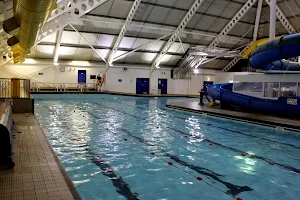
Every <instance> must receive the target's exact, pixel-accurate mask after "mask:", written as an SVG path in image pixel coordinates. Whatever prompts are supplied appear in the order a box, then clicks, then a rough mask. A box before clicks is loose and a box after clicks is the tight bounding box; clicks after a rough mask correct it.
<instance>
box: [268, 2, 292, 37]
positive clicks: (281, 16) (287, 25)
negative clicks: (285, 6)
mask: <svg viewBox="0 0 300 200" xmlns="http://www.w3.org/2000/svg"><path fill="white" fill-rule="evenodd" d="M266 2H267V4H268V5H269V6H270V5H271V0H266ZM276 16H277V18H278V19H279V21H280V22H281V23H282V25H283V26H284V27H285V29H286V30H287V32H288V33H290V34H291V33H295V32H296V30H295V28H294V27H293V26H292V25H291V23H290V22H289V21H288V19H287V18H286V17H285V15H284V14H283V12H282V11H281V9H280V8H279V7H278V5H276Z"/></svg>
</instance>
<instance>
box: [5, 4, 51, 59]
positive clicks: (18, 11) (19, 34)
mask: <svg viewBox="0 0 300 200" xmlns="http://www.w3.org/2000/svg"><path fill="white" fill-rule="evenodd" d="M55 5H56V1H55V0H14V1H13V10H14V20H11V19H8V20H10V21H15V22H16V23H17V26H16V25H14V26H13V28H7V29H6V28H4V27H3V28H4V30H5V31H6V32H8V33H10V34H13V35H15V38H14V39H13V42H12V39H11V40H10V41H9V45H10V46H11V47H12V48H11V49H12V52H13V58H14V63H18V62H21V63H22V62H24V60H25V57H26V56H27V55H28V54H29V53H30V48H31V47H32V46H33V45H34V43H35V40H36V37H37V34H38V32H39V30H40V29H41V28H43V26H44V24H45V23H46V21H47V19H48V17H49V16H50V14H51V12H52V10H53V9H54V6H55ZM8 20H7V21H8ZM7 24H8V23H7ZM10 24H11V23H10ZM4 25H5V22H4ZM10 26H11V25H10ZM16 27H18V30H17V29H16ZM16 30H17V31H16ZM15 32H16V33H15ZM16 39H17V40H16Z"/></svg>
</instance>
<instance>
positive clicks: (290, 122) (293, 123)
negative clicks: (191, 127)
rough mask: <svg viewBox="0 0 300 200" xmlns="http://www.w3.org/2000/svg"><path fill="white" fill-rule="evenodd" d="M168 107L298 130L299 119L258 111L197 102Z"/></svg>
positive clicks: (174, 104) (175, 103)
mask: <svg viewBox="0 0 300 200" xmlns="http://www.w3.org/2000/svg"><path fill="white" fill-rule="evenodd" d="M167 107H168V108H174V109H181V110H186V111H192V112H199V113H207V114H211V115H216V116H219V117H228V118H234V119H237V120H244V121H249V122H253V123H261V124H265V125H268V126H280V127H285V128H289V129H295V130H297V131H299V130H300V120H299V119H289V118H282V117H277V116H271V115H265V114H260V113H249V112H244V111H233V110H227V109H221V108H220V107H219V106H217V107H209V106H208V105H207V104H206V105H204V106H200V105H198V102H169V103H167Z"/></svg>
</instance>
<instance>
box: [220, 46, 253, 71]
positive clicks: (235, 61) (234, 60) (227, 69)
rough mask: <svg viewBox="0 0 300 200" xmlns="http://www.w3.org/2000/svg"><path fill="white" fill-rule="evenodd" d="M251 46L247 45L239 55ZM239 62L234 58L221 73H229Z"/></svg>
mask: <svg viewBox="0 0 300 200" xmlns="http://www.w3.org/2000/svg"><path fill="white" fill-rule="evenodd" d="M251 44H252V42H251V43H249V44H248V45H247V46H246V47H245V48H244V49H243V50H242V51H241V52H240V54H243V53H244V52H245V51H246V50H247V49H248V48H249V46H250V45H251ZM239 60H240V58H234V59H233V60H232V61H230V62H229V63H228V64H227V65H226V66H225V67H224V68H223V69H222V72H227V71H229V70H230V69H231V68H232V67H233V66H234V65H235V64H236V63H237V62H238V61H239Z"/></svg>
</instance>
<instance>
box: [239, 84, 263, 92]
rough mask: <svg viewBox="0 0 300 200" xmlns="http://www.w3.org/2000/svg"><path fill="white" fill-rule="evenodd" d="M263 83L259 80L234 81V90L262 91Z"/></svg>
mask: <svg viewBox="0 0 300 200" xmlns="http://www.w3.org/2000/svg"><path fill="white" fill-rule="evenodd" d="M262 88H263V83H261V82H236V83H234V91H240V92H262Z"/></svg>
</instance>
